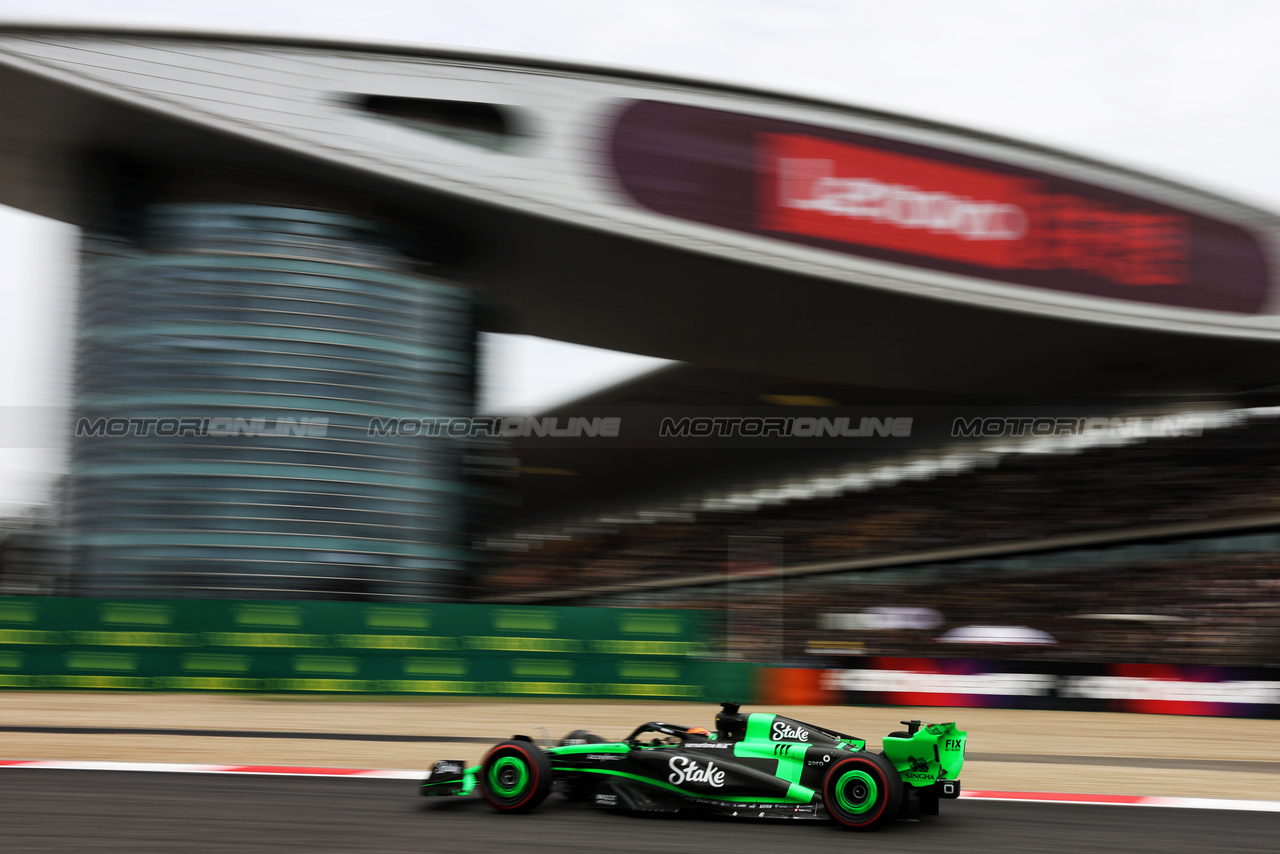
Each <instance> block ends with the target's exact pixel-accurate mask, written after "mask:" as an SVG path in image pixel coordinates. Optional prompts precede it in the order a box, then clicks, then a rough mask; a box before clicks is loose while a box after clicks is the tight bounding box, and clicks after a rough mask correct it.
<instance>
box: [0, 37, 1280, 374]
mask: <svg viewBox="0 0 1280 854" xmlns="http://www.w3.org/2000/svg"><path fill="white" fill-rule="evenodd" d="M0 114H3V115H4V116H5V121H4V122H0V203H3V204H7V205H11V206H15V207H19V208H23V209H26V210H30V211H34V212H36V213H39V214H43V215H46V216H51V217H55V218H58V219H62V220H66V221H69V222H74V223H81V224H85V223H90V222H91V221H92V218H93V215H94V209H95V208H94V199H95V197H96V196H95V193H97V192H98V191H99V190H100V189H101V188H100V186H98V183H95V182H100V181H101V180H102V176H101V175H100V174H96V173H95V170H94V168H93V164H94V163H95V162H96V161H95V158H97V157H99V156H101V155H104V154H105V155H109V156H110V157H111V158H112V159H113V162H116V163H119V162H122V161H124V162H129V163H134V164H139V166H140V168H139V170H138V171H136V172H133V173H129V174H130V175H131V176H132V177H133V178H134V179H138V176H140V175H144V174H154V172H155V171H161V172H163V171H165V170H168V171H170V172H172V171H174V170H179V171H180V170H186V171H187V172H193V171H194V172H201V171H208V170H214V171H215V172H216V170H218V169H239V170H252V171H255V172H258V173H267V174H271V175H275V176H280V177H282V178H284V177H287V178H289V179H291V180H293V181H295V183H296V181H298V180H301V181H305V182H312V183H313V184H314V185H315V186H316V188H317V193H316V199H317V206H324V205H325V204H327V203H329V202H327V201H326V200H339V199H340V200H341V202H336V201H334V202H333V203H334V204H339V203H340V204H341V205H343V206H346V207H350V206H352V205H353V204H354V205H357V206H359V207H361V208H362V209H364V210H367V211H368V212H369V213H371V214H373V215H386V216H388V217H395V218H396V219H397V220H399V221H400V222H402V223H405V224H407V225H408V226H409V227H410V228H411V229H413V230H414V231H415V233H416V235H417V237H418V241H419V243H420V244H421V245H423V246H425V247H429V254H430V255H431V257H432V258H433V259H434V260H435V261H436V262H437V263H439V264H440V265H442V267H444V268H445V272H446V274H447V275H449V276H450V277H452V278H455V279H457V280H460V281H463V282H466V283H469V284H472V285H473V286H474V287H475V288H477V289H478V290H479V291H481V292H482V293H483V294H484V295H485V296H486V298H487V301H488V303H489V304H490V305H491V307H492V309H493V311H492V317H493V318H494V321H493V325H494V327H495V328H498V329H501V330H504V331H511V332H521V333H528V334H533V335H540V336H545V337H549V338H556V339H562V340H566V341H574V342H578V343H583V344H589V345H594V346H600V347H607V348H611V349H615V350H623V351H631V352H636V353H644V354H648V355H653V356H662V357H667V358H672V359H677V360H680V361H684V362H694V363H698V364H701V365H706V366H710V367H713V368H716V369H721V370H726V371H734V372H740V373H746V374H758V375H767V376H774V377H790V378H799V379H803V380H806V381H813V382H830V383H841V384H849V385H861V386H873V387H878V388H899V389H918V390H933V391H945V392H949V393H956V394H996V395H1024V394H1036V395H1080V394H1087V395H1099V394H1113V395H1132V394H1151V393H1156V394H1164V393H1176V394H1188V393H1222V392H1234V391H1239V390H1242V389H1249V388H1258V387H1266V386H1271V385H1274V384H1276V383H1277V381H1278V380H1280V347H1278V346H1277V345H1278V344H1280V301H1278V300H1277V293H1276V290H1277V289H1276V264H1275V257H1274V256H1275V249H1276V238H1277V234H1280V220H1278V219H1277V218H1276V217H1275V216H1273V215H1272V214H1270V213H1268V212H1265V211H1260V210H1257V209H1255V208H1251V207H1249V206H1246V205H1242V204H1239V203H1236V202H1233V201H1231V200H1228V199H1224V198H1221V197H1218V196H1215V195H1213V194H1210V193H1205V192H1202V191H1199V190H1196V189H1194V188H1191V187H1187V186H1183V185H1180V184H1176V183H1173V182H1170V181H1166V180H1162V179H1159V178H1155V177H1151V176H1146V175H1142V174H1139V173H1137V172H1134V171H1132V170H1128V169H1123V168H1118V167H1115V166H1111V165H1107V164H1104V163H1099V162H1096V161H1093V160H1090V159H1086V158H1082V157H1078V156H1074V155H1071V154H1067V153H1064V152H1060V151H1055V150H1051V149H1048V148H1044V147H1041V146H1035V145H1028V144H1025V143H1021V142H1017V141H1014V140H1010V139H1005V138H1002V137H997V136H993V135H990V134H985V133H980V132H975V131H971V130H966V129H963V128H957V127H953V126H948V125H943V124H939V123H934V122H927V121H922V120H919V119H913V118H909V117H905V116H898V115H893V114H889V113H884V112H877V111H871V110H865V109H859V108H854V107H849V106H845V105H841V104H836V103H829V102H825V101H818V100H814V99H808V98H801V97H794V96H789V95H784V94H778V93H773V92H764V91H757V90H753V89H747V88H743V87H737V86H731V85H723V84H714V83H705V82H699V81H693V80H685V79H680V78H675V77H669V76H662V75H656V74H645V73H638V72H633V71H621V70H617V69H610V68H604V67H594V66H585V65H582V64H574V63H567V62H558V61H549V60H542V59H530V58H524V57H513V56H504V55H496V54H487V53H477V52H464V51H457V50H447V49H435V48H416V47H403V46H381V45H366V44H351V43H343V42H323V41H312V40H305V41H304V40H296V39H286V38H268V37H250V36H235V35H221V34H210V33H191V32H186V33H182V32H140V31H127V30H103V29H83V28H79V29H77V28H57V27H33V26H5V27H0ZM1224 156H1225V152H1224ZM148 170H150V171H148ZM240 201H244V200H243V199H241V200H240Z"/></svg>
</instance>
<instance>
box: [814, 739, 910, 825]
mask: <svg viewBox="0 0 1280 854" xmlns="http://www.w3.org/2000/svg"><path fill="white" fill-rule="evenodd" d="M822 803H823V804H824V805H825V806H826V808H827V812H828V813H829V814H830V815H831V818H832V819H834V820H835V821H836V822H838V823H839V824H841V825H843V826H844V827H847V828H849V829H850V830H871V829H873V828H876V827H879V826H880V825H882V824H884V823H885V822H887V821H891V820H892V819H893V817H894V816H896V815H897V814H898V807H899V806H900V805H901V804H902V778H901V777H900V776H898V769H896V768H894V767H893V765H892V764H891V763H890V762H889V760H887V759H885V758H884V757H883V756H880V755H878V754H875V753H870V752H864V753H859V754H857V755H856V756H850V757H849V758H847V759H842V760H840V761H839V762H837V763H836V764H835V765H832V766H831V768H830V770H828V771H827V776H826V777H825V778H824V779H823V781H822Z"/></svg>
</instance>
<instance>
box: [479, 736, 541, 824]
mask: <svg viewBox="0 0 1280 854" xmlns="http://www.w3.org/2000/svg"><path fill="white" fill-rule="evenodd" d="M479 778H480V779H479V783H480V792H481V794H483V795H484V798H485V800H486V801H488V802H489V804H490V805H491V806H492V807H493V808H494V809H496V810H498V811H499V812H510V813H520V812H528V811H529V810H531V809H533V808H534V807H536V806H537V805H538V804H540V803H542V802H543V801H544V800H546V797H547V795H548V794H549V793H550V792H551V785H552V783H553V782H555V781H554V780H553V778H552V774H551V760H550V759H548V758H547V755H546V754H545V753H543V752H542V751H541V750H539V749H538V748H537V747H535V746H534V745H533V744H531V743H530V742H527V741H504V742H502V743H501V744H499V745H497V746H495V747H494V748H493V749H492V750H490V751H489V753H488V754H487V755H486V756H485V757H484V760H483V761H482V762H481V763H480V774H479Z"/></svg>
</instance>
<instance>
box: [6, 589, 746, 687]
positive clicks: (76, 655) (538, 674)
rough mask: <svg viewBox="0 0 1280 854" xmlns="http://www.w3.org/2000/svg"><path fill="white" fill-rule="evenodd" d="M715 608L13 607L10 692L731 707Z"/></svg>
mask: <svg viewBox="0 0 1280 854" xmlns="http://www.w3.org/2000/svg"><path fill="white" fill-rule="evenodd" d="M706 616H707V615H706V614H705V613H704V612H700V611H691V610H690V611H685V610H657V609H614V608H539V607H509V606H507V607H501V606H488V605H438V604H364V603H354V602H301V601H287V602H285V601H270V602H268V601H233V600H186V599H182V600H108V599H80V598H63V597H34V596H33V597H7V598H0V688H5V689H41V690H66V689H80V688H84V689H102V690H112V691H122V690H125V691H134V690H136V691H235V692H276V693H279V692H345V693H362V694H364V693H368V694H405V695H481V696H529V697H578V698H624V699H660V700H678V699H685V700H697V701H708V700H710V701H717V700H720V699H723V698H724V697H734V698H742V699H743V700H744V701H745V700H747V699H748V698H750V699H754V698H755V674H756V667H755V665H751V664H745V663H740V662H723V661H716V660H712V659H709V658H708V657H707V648H706V639H707V637H708V633H707V631H706Z"/></svg>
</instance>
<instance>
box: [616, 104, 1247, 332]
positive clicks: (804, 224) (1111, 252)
mask: <svg viewBox="0 0 1280 854" xmlns="http://www.w3.org/2000/svg"><path fill="white" fill-rule="evenodd" d="M609 155H610V162H611V163H612V166H613V169H614V173H615V175H616V177H617V180H618V182H619V183H620V185H621V187H622V189H623V191H624V192H625V193H626V194H627V196H629V197H630V199H631V200H632V201H634V202H635V203H636V204H639V205H641V206H642V207H645V208H648V209H649V210H652V211H655V212H657V213H661V214H666V215H669V216H673V217H678V218H681V219H686V220H691V221H694V222H700V223H705V224H708V225H714V226H720V227H723V228H729V229H733V230H736V231H742V232H747V233H750V234H755V235H759V236H764V237H772V238H775V239H779V240H785V241H788V242H792V243H801V244H805V245H809V246H817V247H821V248H825V249H830V250H833V251H836V252H841V253H845V254H850V255H859V256H862V257H866V258H874V259H880V260H886V261H893V262H897V263H901V264H909V265H912V266H916V267H923V268H927V269H930V270H939V271H943V272H950V273H959V274H962V275H969V276H977V277H981V278H986V279H993V280H996V281H1000V282H1007V283H1010V284H1017V285H1026V286H1030V287H1037V288H1047V289H1051V290H1058V291H1067V292H1071V293H1078V294H1087V295H1090V296H1102V297H1110V298H1114V299H1124V300H1136V301H1141V302H1150V303H1158V304H1162V305H1172V306H1183V307H1188V308H1204V309H1213V310H1218V311H1230V312H1237V313H1244V314H1251V313H1255V312H1257V311H1259V310H1261V308H1262V306H1263V303H1264V302H1265V300H1266V296H1267V290H1268V271H1267V264H1266V261H1265V259H1264V256H1263V253H1262V250H1261V247H1260V246H1259V244H1258V241H1257V240H1256V239H1255V238H1254V237H1253V236H1252V235H1251V234H1249V233H1248V232H1246V231H1245V230H1244V229H1242V228H1240V227H1238V226H1235V225H1232V224H1230V223H1226V222H1222V221H1220V220H1217V219H1213V218H1211V217H1207V216H1204V215H1202V214H1199V213H1195V212H1192V211H1187V210H1181V209H1178V208H1174V207H1170V206H1167V205H1162V204H1159V203H1156V202H1152V201H1149V200H1146V199H1142V198H1138V197H1135V196H1132V195H1128V194H1126V193H1122V192H1119V191H1116V190H1113V189H1109V188H1106V187H1102V186H1098V185H1093V184H1086V183H1083V182H1080V181H1075V180H1071V179H1066V178H1062V177H1059V176H1056V175H1048V174H1044V173H1040V172H1035V171H1032V170H1028V169H1024V168H1021V167H1017V166H1013V165H1010V164H1005V163H998V162H995V161H990V160H985V159H980V158H976V157H971V156H968V155H964V154H959V153H956V152H951V151H944V150H942V149H936V148H930V147H926V146H921V145H915V144H912V143H905V142H901V141H898V140H891V139H885V138H881V137H874V136H869V135H866V134H858V133H850V132H846V131H839V130H832V129H829V128H822V127H817V126H810V125H801V124H796V123H792V122H784V121H779V120H774V119H767V118H761V117H758V116H747V115H742V114H737V113H729V112H724V111H720V110H709V109H704V108H701V107H690V106H685V105H679V104H666V103H660V102H655V101H636V102H632V103H630V104H629V105H628V106H627V107H626V108H625V109H624V110H623V111H622V112H621V114H620V115H619V117H618V119H617V121H616V123H615V125H614V127H613V130H612V135H611V137H610V140H609Z"/></svg>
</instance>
